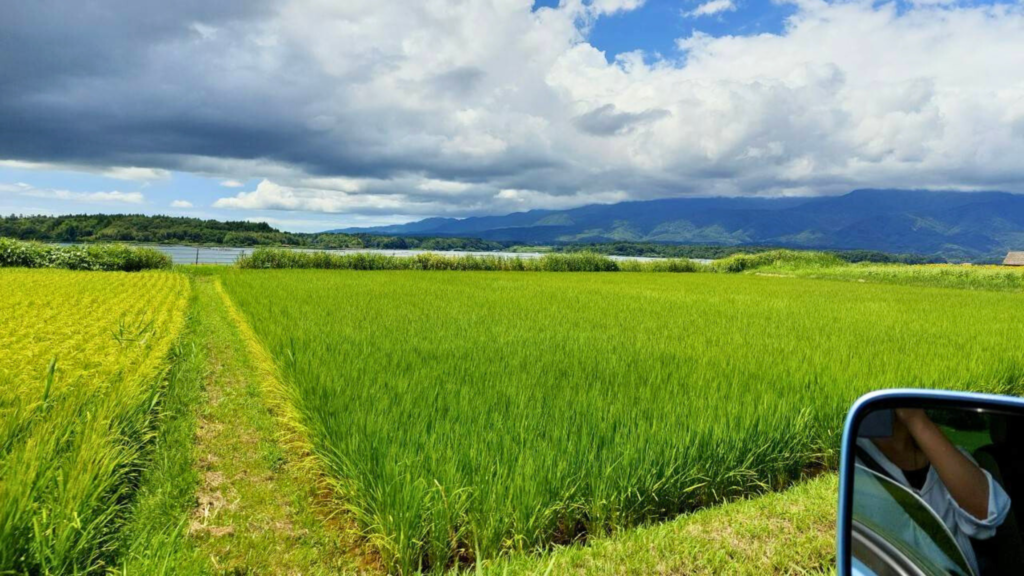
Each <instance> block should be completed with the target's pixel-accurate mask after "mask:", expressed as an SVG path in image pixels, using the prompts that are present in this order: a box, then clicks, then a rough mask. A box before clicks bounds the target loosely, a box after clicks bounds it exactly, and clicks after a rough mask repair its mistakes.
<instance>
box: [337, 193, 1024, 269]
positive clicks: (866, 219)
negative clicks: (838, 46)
mask: <svg viewBox="0 0 1024 576" xmlns="http://www.w3.org/2000/svg"><path fill="white" fill-rule="evenodd" d="M336 232H372V233H375V234H395V235H417V234H430V235H434V236H457V237H470V236H471V237H478V238H483V239H486V240H502V241H520V242H526V243H557V242H608V241H616V240H627V241H638V242H639V241H648V242H664V243H679V244H724V245H742V244H761V245H779V246H791V247H795V248H817V249H867V250H882V251H886V252H912V253H918V254H929V255H931V254H938V255H943V256H947V257H950V258H954V259H975V260H977V259H994V258H997V257H999V256H1001V255H1003V254H1005V252H1007V251H1008V250H1013V249H1016V250H1021V249H1024V195H1021V194H1011V193H1007V192H945V191H941V192H937V191H924V190H855V191H853V192H850V193H848V194H844V195H842V196H823V197H800V198H778V199H764V198H671V199H662V200H649V201H638V202H623V203H620V204H604V205H588V206H582V207H579V208H573V209H569V210H531V211H529V212H517V213H514V214H508V215H505V216H484V217H472V218H465V219H454V218H429V219H427V220H422V221H419V222H413V223H410V224H403V225H397V226H382V227H376V228H362V229H355V228H349V229H344V230H336Z"/></svg>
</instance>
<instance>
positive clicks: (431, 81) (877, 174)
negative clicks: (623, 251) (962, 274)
mask: <svg viewBox="0 0 1024 576" xmlns="http://www.w3.org/2000/svg"><path fill="white" fill-rule="evenodd" d="M267 2H268V3H270V4H272V5H273V6H272V8H273V9H269V10H256V9H250V3H239V4H232V5H230V6H228V7H225V8H223V10H225V11H230V10H229V9H237V10H238V11H240V12H241V13H240V14H234V13H233V12H232V13H230V14H228V13H220V12H217V13H216V14H212V15H208V16H209V17H208V18H207V17H203V18H200V17H199V16H197V15H196V14H191V13H189V14H178V13H177V12H176V10H177V8H176V4H175V3H164V4H162V5H161V7H160V10H162V11H163V12H161V14H163V17H162V18H160V19H153V21H154V22H159V23H160V28H159V30H158V32H160V33H161V34H164V36H161V38H162V40H161V42H149V43H145V44H138V45H135V44H131V43H132V42H143V41H140V40H137V39H136V36H138V37H139V38H143V37H144V35H129V36H123V35H113V34H110V33H109V30H100V31H99V32H97V33H96V34H95V37H92V36H90V39H91V41H93V43H92V44H88V43H85V44H83V46H85V45H86V44H88V46H93V44H96V45H99V46H100V47H101V48H102V50H99V49H97V51H96V54H99V56H96V55H95V54H93V53H92V52H86V51H85V48H83V49H82V50H83V51H82V54H83V59H84V60H83V61H84V62H86V63H89V64H90V67H86V66H78V67H76V68H74V69H73V71H74V73H73V74H72V73H68V74H65V75H60V76H57V77H55V78H44V77H39V78H36V77H35V76H31V75H32V74H36V73H38V74H41V75H45V74H49V73H51V72H52V70H63V68H61V66H64V64H65V63H64V61H63V60H60V61H54V62H50V61H46V64H47V65H46V66H43V65H34V66H32V67H23V68H19V69H18V73H19V74H22V75H25V76H31V81H27V80H26V81H24V82H16V83H6V84H3V85H0V99H2V100H3V101H4V102H8V103H9V104H8V105H6V106H4V107H0V125H5V122H14V121H17V122H18V123H19V124H18V125H19V126H29V127H31V128H33V130H30V131H26V132H25V133H26V134H30V135H31V139H29V138H17V139H0V157H3V158H13V159H15V160H14V161H16V162H22V163H24V162H33V163H37V164H45V163H49V164H52V165H56V164H61V163H63V164H68V163H75V164H76V165H89V166H92V167H93V168H91V169H93V170H95V171H99V170H108V171H109V170H113V169H111V168H109V167H111V166H142V167H146V166H151V167H152V168H151V169H152V170H154V171H161V170H169V169H174V170H184V171H189V172H194V173H197V174H202V175H212V176H213V177H216V178H217V179H218V180H219V179H220V178H225V177H227V176H231V177H232V178H238V180H224V181H223V184H224V185H225V187H226V188H237V190H234V189H232V190H222V193H223V194H222V195H223V196H224V197H223V198H220V199H219V200H217V201H216V204H215V206H216V207H218V208H222V209H235V210H282V211H295V212H302V211H309V212H325V213H346V214H349V215H357V214H363V215H389V216H390V215H400V216H406V217H407V216H416V215H455V216H461V215H476V214H485V213H497V212H503V211H508V210H510V209H524V210H525V209H530V208H535V207H551V206H571V205H578V204H583V203H589V202H603V201H614V200H615V199H637V200H639V199H648V198H656V197H668V196H678V195H715V194H726V195H781V194H792V193H795V192H794V191H799V192H801V193H809V194H825V193H839V192H847V191H849V190H851V189H853V188H858V187H866V186H870V187H912V188H953V187H957V188H987V189H1006V190H1011V191H1024V163H1022V162H1021V161H1020V159H1021V158H1024V4H1020V3H1017V4H1005V5H997V6H983V5H977V4H973V3H972V4H966V3H965V4H945V3H943V2H944V0H942V1H938V2H936V1H933V0H918V1H917V2H911V3H901V4H896V3H885V2H881V3H870V2H832V3H829V2H823V1H820V0H799V1H798V2H795V3H794V4H793V14H792V15H791V16H790V17H789V18H788V19H787V20H786V22H785V23H784V25H783V26H782V27H781V32H779V33H776V34H768V33H766V34H757V35H747V36H743V35H733V36H730V35H721V36H717V37H715V36H711V35H709V34H706V33H701V32H700V31H699V30H698V31H694V32H693V33H690V34H688V35H687V36H685V37H683V38H680V39H678V41H677V43H676V47H677V48H678V51H677V52H674V53H665V54H660V55H656V54H645V53H642V52H631V53H623V54H619V55H618V56H617V57H615V58H610V57H609V55H608V54H606V53H604V52H602V51H601V50H599V49H598V48H596V47H595V46H593V45H592V44H591V43H590V42H589V41H588V34H589V33H590V30H591V29H592V28H593V25H594V24H595V22H597V21H598V20H599V19H600V18H616V17H617V16H614V15H615V14H621V13H622V12H624V11H629V10H636V9H643V7H642V4H643V2H641V1H639V0H594V1H593V2H587V1H584V0H566V1H564V2H561V3H560V5H559V7H558V8H553V9H543V10H536V11H534V10H532V7H533V3H532V2H531V1H529V0H501V1H497V0H466V1H465V2H462V3H458V4H453V3H448V2H434V1H430V2H424V1H422V0H391V1H388V2H379V1H377V2H374V1H369V0H362V1H356V0H353V1H348V2H324V1H322V0H289V1H287V2H285V1H283V0H280V1H278V0H267ZM25 5H26V6H30V7H31V10H30V9H28V8H26V9H25V10H24V11H22V12H19V14H25V13H29V12H32V11H33V10H37V11H39V12H40V14H39V18H38V20H37V21H38V22H44V23H45V22H53V21H57V20H58V19H57V17H56V16H54V15H52V14H49V13H48V12H46V11H47V10H51V7H50V6H49V3H26V4H25ZM214 5H216V6H217V7H220V6H222V4H221V3H214V4H210V6H211V7H213V6H214ZM682 5H684V4H683V3H680V6H682ZM224 6H227V5H224ZM688 8H689V9H691V10H690V12H689V13H690V14H692V15H693V16H694V17H697V16H710V15H720V14H722V13H724V12H726V11H728V10H733V9H735V8H736V4H735V0H706V1H705V2H703V3H699V2H691V3H689V4H688ZM60 9H61V10H68V8H66V7H63V6H61V7H60ZM211 9H212V8H211ZM220 9H221V8H218V10H220ZM52 10H57V8H52ZM164 12H166V13H167V14H164ZM33 13H34V12H33ZM122 13H123V14H122ZM132 13H133V12H132V11H120V12H117V15H118V16H117V17H122V15H123V17H124V18H132V17H133V16H132ZM80 16H81V17H82V18H87V17H88V16H89V14H80ZM32 22H33V21H25V22H21V21H19V22H15V25H14V26H13V27H12V28H10V31H11V33H17V34H19V36H18V38H19V42H20V43H21V44H24V45H25V46H26V48H25V50H26V51H28V50H31V46H32V45H39V46H49V45H51V43H52V42H53V39H52V38H48V37H44V36H42V35H43V33H44V32H45V31H46V30H47V28H46V27H43V26H32V25H31V24H32ZM148 22H149V20H145V21H143V22H141V23H136V22H125V23H124V27H125V29H128V27H130V26H131V25H133V24H140V25H142V24H147V23H148ZM168 22H170V23H168ZM197 22H200V23H202V24H203V26H208V27H209V28H203V27H196V26H193V24H194V23H197ZM694 22H695V25H696V26H697V28H698V29H699V24H701V23H702V22H703V21H702V20H700V19H697V20H694ZM165 24H166V26H165ZM171 24H174V25H171ZM178 24H180V26H179V25H178ZM147 25H148V24H147ZM76 30H81V31H82V32H81V33H82V34H89V33H90V30H91V29H90V28H89V27H88V26H84V25H83V26H79V27H77V28H76ZM175 34H178V35H177V36H176V35H175ZM26 35H27V36H26ZM36 35H39V36H40V38H41V39H37V38H36ZM32 40H37V41H36V42H35V43H34V44H33V42H32ZM107 43H112V44H111V45H113V46H114V48H116V50H115V49H114V48H109V47H108V46H107ZM122 43H129V45H127V46H125V45H122ZM108 48H109V50H108ZM36 52H38V54H39V58H40V59H45V58H47V57H48V56H47V55H48V54H50V52H49V51H47V50H43V49H39V50H37V51H36ZM127 53H130V54H132V55H133V58H132V59H131V62H130V64H131V65H130V66H128V65H126V64H124V63H123V60H124V59H119V58H112V57H100V56H103V55H105V54H107V55H109V54H127ZM94 56H95V57H94ZM0 59H2V58H0ZM182 63H188V64H189V65H188V66H184V65H183V64H182ZM92 66H95V68H92ZM118 66H124V68H123V69H122V68H118ZM106 67H110V68H109V69H108V68H106ZM54 74H56V72H54ZM15 86H16V87H17V89H18V90H25V91H26V93H25V94H21V93H18V94H14V95H9V94H7V93H6V92H5V90H14V89H15V88H14V87H15ZM83 95H88V96H87V97H86V96H83ZM84 118H87V119H88V120H89V121H88V122H83V121H82V119H84ZM33 119H36V120H33ZM53 127H57V128H53ZM211 127H212V128H211ZM51 129H52V133H51V132H48V130H51ZM50 149H52V153H49V155H47V150H50ZM68 158H72V159H73V160H68ZM3 165H4V164H3V163H2V162H0V166H3ZM130 173H131V172H127V173H124V174H130ZM135 174H136V176H138V177H141V175H140V173H137V172H136V173H135ZM159 174H160V173H159V172H154V174H153V175H154V176H157V175H159ZM250 178H252V179H253V180H254V181H258V182H259V184H258V185H257V186H256V187H255V188H254V189H247V188H246V186H245V185H244V184H243V182H244V181H247V180H248V179H250ZM12 179H13V178H12ZM50 194H51V195H52V194H53V193H52V192H51V193H50ZM117 194H121V193H117ZM125 194H131V193H125ZM135 194H137V193H135ZM125 198H127V197H123V198H122V200H123V201H128V200H126V199H125ZM139 201H140V202H141V195H140V198H139ZM290 217H291V216H289V218H290Z"/></svg>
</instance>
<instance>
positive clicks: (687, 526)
mask: <svg viewBox="0 0 1024 576" xmlns="http://www.w3.org/2000/svg"><path fill="white" fill-rule="evenodd" d="M838 491H839V482H838V478H837V477H836V476H835V475H833V474H827V475H824V476H821V477H818V478H815V479H813V480H809V481H807V482H803V483H801V484H798V485H797V486H795V487H793V488H790V489H789V490H786V491H785V492H778V493H775V494H767V495H764V496H759V497H757V498H750V499H744V500H740V501H736V502H730V503H728V504H723V505H721V506H715V507H712V508H707V509H704V510H700V511H698V512H694V513H693V514H687V515H685V516H681V517H679V518H677V519H675V520H672V521H670V522H664V523H661V524H656V525H654V526H645V527H642V528H637V529H635V530H625V531H623V532H621V533H619V534H615V535H613V536H610V537H605V538H598V539H595V540H594V541H593V542H590V543H589V545H588V546H570V547H566V548H560V549H558V550H555V551H554V552H552V553H550V554H547V555H544V556H540V557H533V556H525V555H518V556H515V557H513V558H503V559H501V560H498V561H496V562H491V563H488V564H487V566H485V567H483V568H482V569H481V570H480V572H483V573H484V574H486V575H487V576H519V575H527V574H530V575H533V574H549V575H555V574H557V575H559V576H565V575H574V576H584V575H594V576H603V575H605V574H616V575H620V576H625V575H637V576H640V575H647V574H687V575H691V576H696V575H699V574H706V575H710V574H714V575H716V576H717V575H722V574H749V575H756V576H764V575H766V574H828V573H833V572H834V571H835V557H836V538H835V526H836V500H837V498H836V494H837V493H838ZM471 573H473V572H472V571H469V572H467V574H471Z"/></svg>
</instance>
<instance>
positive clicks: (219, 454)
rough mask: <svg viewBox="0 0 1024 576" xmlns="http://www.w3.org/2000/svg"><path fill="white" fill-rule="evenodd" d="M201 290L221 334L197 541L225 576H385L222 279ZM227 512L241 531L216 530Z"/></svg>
mask: <svg viewBox="0 0 1024 576" xmlns="http://www.w3.org/2000/svg"><path fill="white" fill-rule="evenodd" d="M199 281H200V291H201V295H204V296H205V297H207V298H209V299H210V300H211V301H210V302H207V306H206V310H205V312H206V314H207V315H208V317H216V318H218V320H220V326H219V328H220V335H219V336H218V337H216V338H212V339H211V342H210V346H211V362H210V366H211V369H212V374H211V376H210V378H209V388H208V395H209V400H208V402H207V405H206V406H207V408H206V410H207V414H206V415H205V428H206V430H205V431H203V432H201V435H200V438H199V445H200V451H203V450H204V449H205V450H208V451H210V452H212V454H213V455H215V456H213V458H207V460H206V462H204V463H203V467H204V468H205V473H204V480H203V484H202V486H201V488H200V493H199V498H198V500H199V504H200V507H199V508H198V509H197V510H196V514H195V515H194V518H193V523H192V531H193V533H194V535H195V536H196V538H198V539H199V540H200V541H204V542H205V543H206V544H205V547H206V548H207V549H209V550H210V551H211V552H213V553H215V554H217V555H218V556H219V559H218V561H217V562H216V563H217V565H218V567H219V568H220V569H222V570H223V569H227V568H232V569H236V570H237V569H239V568H243V567H244V568H246V569H250V570H256V572H258V573H273V574H334V573H338V572H341V573H346V574H365V573H378V572H379V567H378V565H377V564H378V561H377V560H376V559H375V558H374V556H373V555H372V554H371V553H370V552H369V551H368V550H366V549H364V548H363V547H362V546H360V543H359V542H358V541H357V540H358V539H359V538H358V534H357V532H356V530H355V527H354V525H353V524H352V523H351V521H349V519H347V518H346V517H345V516H344V515H343V514H340V513H338V511H339V510H340V509H341V507H340V506H339V505H337V503H336V502H334V501H333V497H334V494H335V491H334V490H333V489H332V487H331V486H330V484H329V483H327V481H326V477H325V476H324V475H323V474H322V473H321V472H320V471H319V468H318V462H317V460H316V459H315V458H314V457H312V456H311V452H310V451H309V448H308V443H307V442H306V440H305V437H304V436H303V432H302V427H301V425H300V424H299V422H298V420H297V417H296V416H295V414H294V409H293V408H292V404H291V401H290V400H289V399H288V397H287V394H288V393H287V391H286V389H285V387H284V386H283V385H282V384H281V380H280V378H279V374H278V371H277V368H276V366H275V365H274V363H273V360H272V359H271V357H270V355H269V353H267V351H266V349H265V348H264V347H263V345H262V344H261V343H260V341H259V338H258V337H257V336H256V334H255V332H253V330H252V329H251V328H250V326H249V323H248V322H247V321H246V319H245V317H244V316H243V315H242V314H241V312H240V311H239V310H238V309H237V308H236V307H235V306H234V303H233V302H232V301H231V298H230V297H229V296H228V294H227V293H226V292H225V291H224V290H223V287H222V286H221V283H220V280H219V279H211V278H205V279H200V280H199ZM204 293H205V294H204ZM239 416H241V417H239ZM204 436H205V438H204ZM253 444H257V445H258V447H257V449H255V450H254V449H253V448H252V445H253ZM239 458H241V459H242V460H244V462H242V463H239V462H238V461H237V460H238V459H239ZM228 459H231V460H234V461H232V462H230V463H228V462H226V461H227V460H228ZM232 470H233V472H232ZM230 493H234V494H238V495H239V496H238V500H237V505H233V503H232V502H231V501H230V499H229V498H226V497H225V495H226V494H230ZM278 495H285V497H284V498H281V497H278ZM247 497H248V500H247V499H246V498H247ZM224 508H229V509H228V510H226V511H224V513H225V515H226V516H228V517H229V518H230V519H231V520H232V522H231V523H228V522H227V521H226V520H217V519H212V521H211V516H213V517H215V516H217V514H218V511H219V510H222V511H223V510H224ZM282 546H284V548H282Z"/></svg>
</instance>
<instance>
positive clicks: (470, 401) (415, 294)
mask: <svg viewBox="0 0 1024 576" xmlns="http://www.w3.org/2000/svg"><path fill="white" fill-rule="evenodd" d="M223 280H224V284H225V287H226V289H227V291H228V293H229V294H230V295H231V296H232V297H233V298H234V300H235V302H236V303H237V305H238V306H239V307H240V308H241V309H242V310H243V312H244V313H245V314H246V315H247V316H248V318H249V320H250V322H251V324H252V326H253V328H254V329H255V331H256V333H257V334H258V335H259V336H260V338H261V339H262V340H263V342H264V343H265V344H266V345H267V347H268V349H269V351H270V352H271V353H272V355H273V356H274V358H275V359H276V361H277V363H278V365H279V367H280V368H281V370H282V373H283V377H284V380H285V382H286V384H287V385H288V386H290V389H291V392H292V393H293V395H294V398H293V401H294V402H295V405H296V408H297V409H298V413H299V414H300V418H301V420H302V421H301V422H300V424H301V425H303V426H305V427H306V429H307V433H308V435H309V437H310V440H311V442H312V445H313V447H314V449H315V451H316V452H317V454H318V455H319V456H320V457H321V458H322V460H323V462H324V467H325V469H326V470H327V471H328V473H329V474H330V475H332V477H333V478H335V479H336V480H337V482H338V485H339V489H340V490H341V491H342V492H343V493H345V494H346V496H347V501H348V502H349V505H350V507H351V509H352V511H353V512H354V513H355V516H356V518H357V519H358V520H359V522H360V523H361V525H362V527H363V529H364V530H365V532H366V534H367V535H368V536H369V537H370V539H371V541H372V543H373V544H374V545H375V547H376V548H377V549H378V550H379V551H380V552H381V554H382V556H383V558H384V559H385V561H386V562H389V563H391V564H392V565H393V567H394V568H395V569H396V570H402V571H406V572H408V571H412V570H415V569H417V568H420V567H430V566H434V567H440V566H446V565H451V564H452V563H453V562H467V561H472V560H474V559H477V558H491V557H494V556H496V555H498V554H500V553H502V552H505V551H513V550H534V549H537V548H539V547H544V546H546V545H549V544H551V543H565V542H569V541H573V540H574V539H578V538H580V537H581V536H582V535H584V534H587V533H589V534H598V533H602V532H605V531H607V530H608V529H610V528H619V527H624V526H630V525H635V524H638V523H641V522H645V521H650V520H657V519H659V518H665V517H670V516H672V515H675V514H677V513H679V512H682V511H686V510H690V509H693V508H696V507H701V506H705V505H708V504H712V503H716V502H719V501H722V500H723V499H727V498H730V497H734V496H738V495H743V494H748V493H751V492H755V491H760V490H764V489H775V488H780V487H782V486H784V485H786V484H787V483H788V482H790V481H792V480H794V479H796V478H798V477H800V476H801V474H802V473H803V472H804V471H805V470H807V469H809V468H816V467H820V466H823V465H824V466H831V465H832V464H834V461H835V451H836V448H837V446H838V436H839V432H840V429H841V424H842V417H843V414H844V413H845V411H846V409H847V408H848V407H849V405H850V403H851V402H852V401H853V400H854V399H855V398H856V397H857V396H858V395H860V394H861V393H863V392H866V391H868V390H872V389H877V388H884V387H896V386H912V387H942V388H961V389H962V388H971V389H978V390H990V391H998V390H1002V391H1005V390H1008V389H1015V390H1017V389H1020V387H1024V348H1022V347H1021V346H1020V342H1021V339H1022V337H1024V301H1022V299H1021V295H1019V294H1011V293H994V292H968V291H957V290H944V289H935V288H907V287H901V286H889V285H876V284H857V283H841V282H822V281H812V280H800V279H788V278H763V277H756V276H746V275H737V276H732V275H706V274H692V275H671V274H645V275H642V276H636V275H616V274H587V273H581V274H564V275H562V274H543V273H539V274H538V273H528V272H524V273H520V274H495V273H475V272H450V273H449V272H437V273H430V274H424V273H422V272H358V271H356V272H351V271H294V270H293V271H227V272H226V273H225V274H224V275H223Z"/></svg>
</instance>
